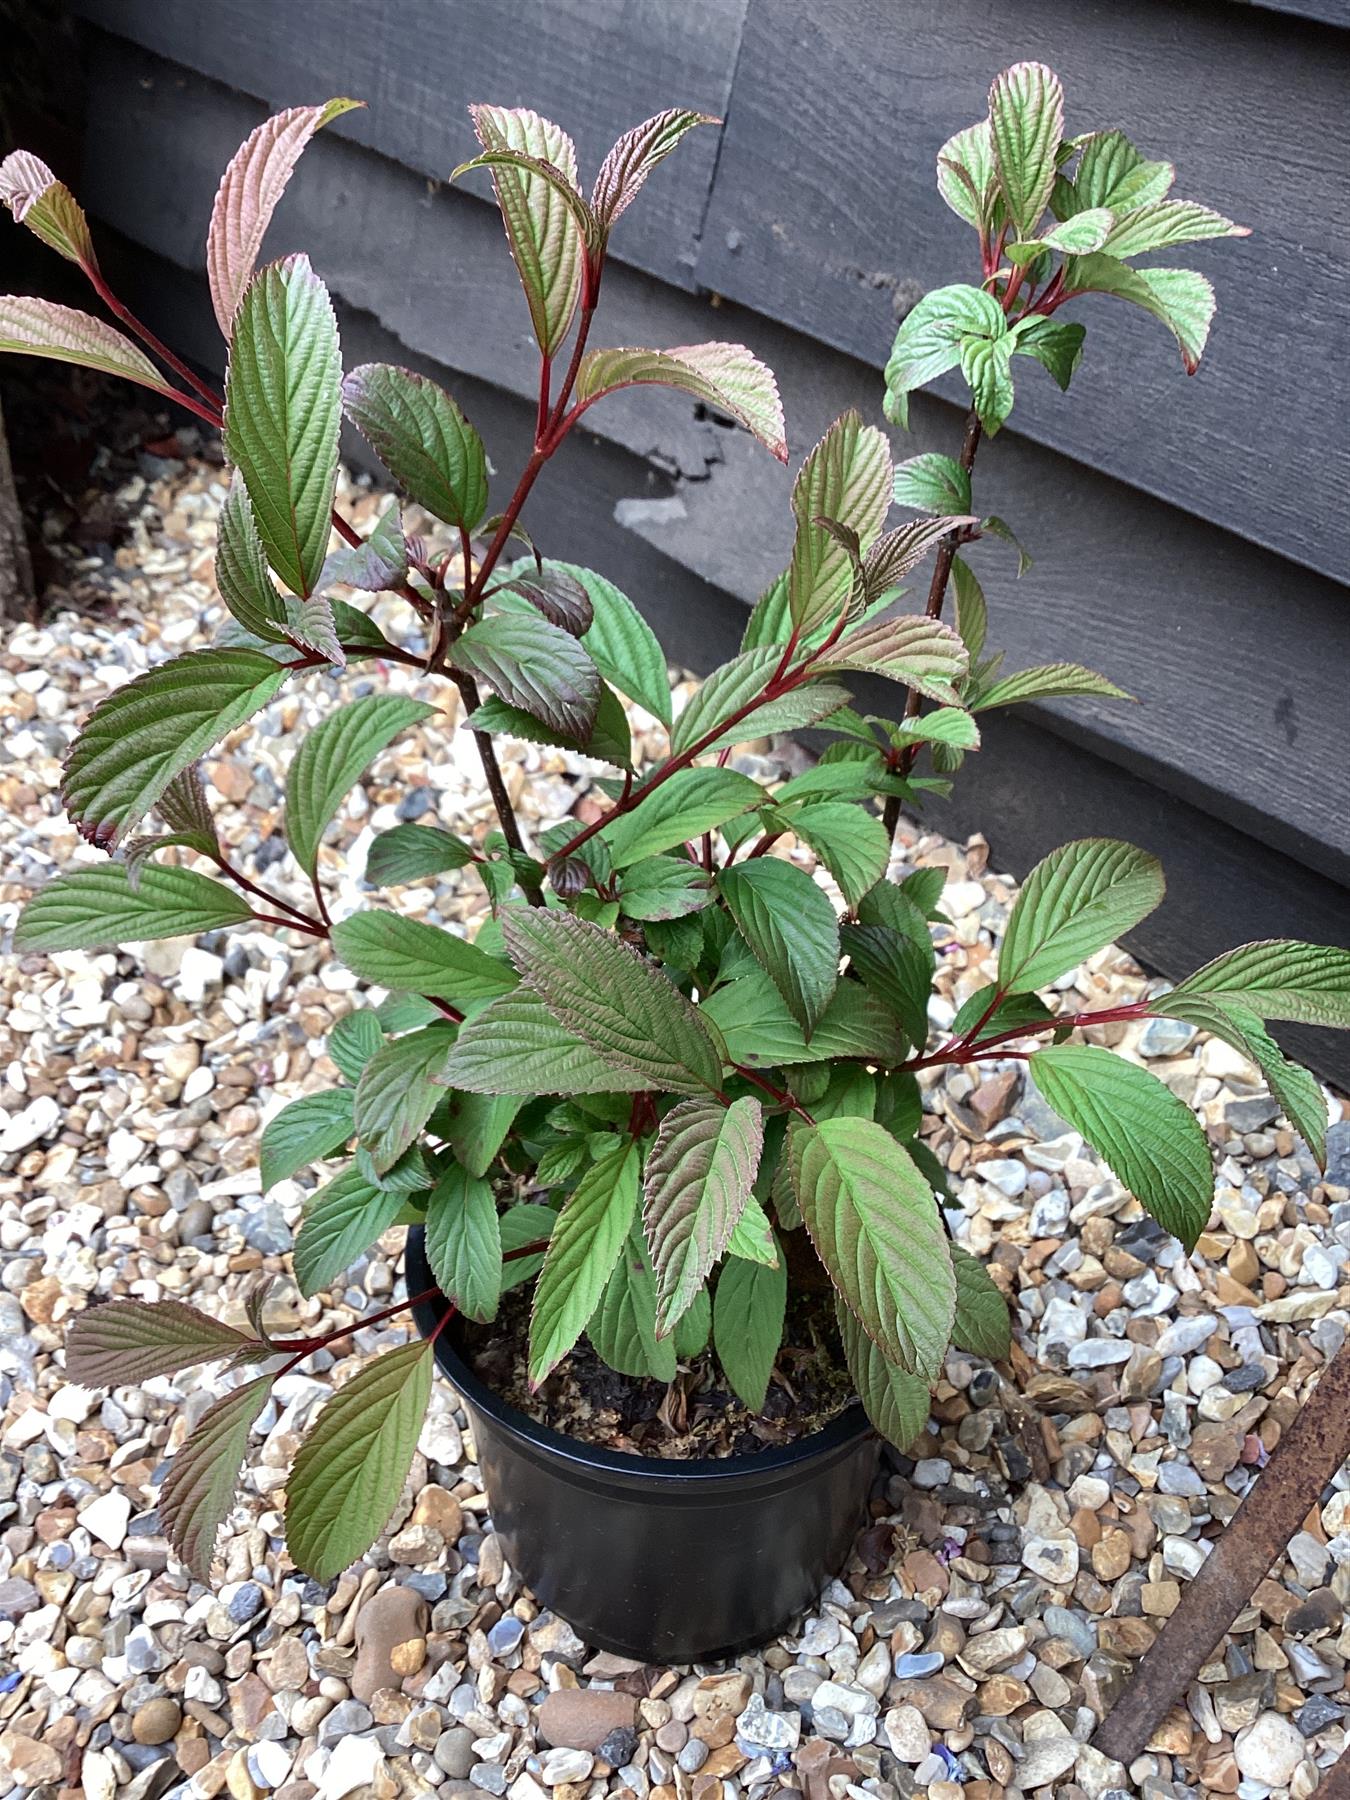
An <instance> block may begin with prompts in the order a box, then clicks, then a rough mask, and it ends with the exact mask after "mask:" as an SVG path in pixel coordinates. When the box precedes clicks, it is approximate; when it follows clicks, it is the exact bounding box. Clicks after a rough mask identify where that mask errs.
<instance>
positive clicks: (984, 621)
mask: <svg viewBox="0 0 1350 1800" xmlns="http://www.w3.org/2000/svg"><path fill="white" fill-rule="evenodd" d="M952 588H953V591H954V593H955V595H956V629H957V633H958V635H959V636H960V639H961V642H962V643H963V644H964V645H965V647H966V652H967V655H968V656H969V659H970V661H971V662H972V663H973V662H975V661H976V660H977V659H978V657H979V654H980V652H981V650H983V649H984V640H985V637H986V635H987V633H988V630H989V609H988V607H987V606H986V604H985V599H984V589H983V588H982V587H981V586H980V584H979V582H978V580H977V579H976V576H975V571H974V570H973V569H972V568H971V566H970V564H969V563H968V562H966V561H965V559H964V558H963V557H960V556H954V557H953V558H952Z"/></svg>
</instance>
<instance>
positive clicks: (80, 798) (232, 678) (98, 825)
mask: <svg viewBox="0 0 1350 1800" xmlns="http://www.w3.org/2000/svg"><path fill="white" fill-rule="evenodd" d="M289 673H290V671H289V670H288V669H287V668H286V667H285V665H284V664H279V663H277V662H275V661H274V660H273V659H272V658H271V657H270V656H265V655H263V653H262V652H261V651H258V650H192V651H189V652H188V654H187V655H186V656H176V657H174V658H173V660H172V661H171V662H166V663H160V664H158V665H157V666H156V667H155V668H153V669H147V670H146V672H145V674H144V675H138V676H137V677H136V679H135V680H134V681H129V682H127V684H126V685H125V687H120V688H117V689H116V690H115V691H114V692H113V693H111V694H109V696H108V698H107V699H106V700H104V701H102V702H101V703H100V704H99V705H98V706H96V707H95V708H94V710H93V712H92V713H91V714H90V715H89V717H88V719H86V720H85V723H84V728H83V730H82V731H81V732H80V734H79V736H78V737H77V738H76V739H75V742H74V743H73V744H72V745H71V747H70V751H69V753H68V755H67V757H66V767H65V775H64V779H63V781H62V783H61V801H62V804H63V805H64V807H65V809H66V811H67V812H68V813H69V814H70V817H71V818H72V820H73V821H74V822H75V825H76V826H77V827H78V829H79V832H80V836H81V837H83V838H85V839H87V840H88V842H89V843H91V844H96V845H97V846H98V847H99V848H100V849H101V850H111V849H112V848H113V847H114V846H115V845H116V844H118V843H120V842H121V840H122V839H123V838H124V837H125V836H126V834H127V833H128V832H129V831H130V830H131V829H132V828H133V827H134V826H135V825H136V824H138V823H139V821H140V820H141V819H143V818H144V817H145V815H146V813H147V812H148V811H149V810H150V808H151V807H152V806H154V805H155V804H156V802H157V801H158V800H159V797H160V795H161V794H163V792H164V791H165V789H166V788H167V787H168V785H169V783H170V782H171V781H172V780H173V778H174V776H175V775H180V774H181V773H182V772H183V770H184V769H186V768H187V767H188V766H189V764H191V763H194V762H195V761H196V760H197V758H198V757H199V756H200V755H201V754H202V752H203V751H205V750H209V749H210V748H211V746H212V745H213V744H216V743H219V741H220V739H221V738H223V737H224V736H225V734H226V732H227V731H233V729H234V728H235V726H236V725H242V724H243V722H244V720H245V719H249V718H252V716H253V714H254V713H256V712H257V711H259V709H260V708H262V707H264V706H266V705H267V702H268V701H269V700H271V699H272V698H273V696H274V695H275V694H276V693H277V691H278V690H279V689H280V688H281V686H282V685H283V683H284V682H285V680H286V677H287V675H288V674H289Z"/></svg>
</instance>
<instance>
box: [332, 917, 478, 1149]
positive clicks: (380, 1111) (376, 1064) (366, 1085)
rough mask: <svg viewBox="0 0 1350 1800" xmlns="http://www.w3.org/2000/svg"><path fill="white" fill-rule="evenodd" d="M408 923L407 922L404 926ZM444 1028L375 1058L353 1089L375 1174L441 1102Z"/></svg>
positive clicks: (416, 1034)
mask: <svg viewBox="0 0 1350 1800" xmlns="http://www.w3.org/2000/svg"><path fill="white" fill-rule="evenodd" d="M408 922H409V923H411V921H408ZM454 1035H455V1034H454V1032H453V1030H452V1029H451V1027H449V1026H448V1025H443V1024H442V1025H424V1026H422V1027H421V1029H420V1030H418V1031H410V1032H409V1033H408V1035H407V1036H406V1037H400V1038H392V1039H391V1040H390V1041H389V1042H388V1043H387V1044H385V1045H384V1046H383V1048H382V1049H379V1050H377V1051H376V1052H375V1054H374V1056H372V1057H371V1059H370V1061H369V1062H368V1063H367V1064H366V1066H365V1068H364V1069H362V1071H361V1079H360V1080H359V1081H358V1082H357V1084H356V1101H355V1105H354V1109H353V1114H354V1121H355V1126H356V1135H357V1137H358V1138H359V1139H360V1140H361V1143H362V1145H363V1146H364V1147H365V1148H366V1149H367V1150H369V1152H370V1154H371V1156H372V1158H373V1159H374V1163H375V1167H376V1169H377V1170H379V1172H380V1173H381V1174H383V1172H384V1171H385V1170H386V1169H389V1168H392V1166H393V1165H394V1164H395V1163H396V1162H397V1161H398V1159H399V1157H400V1156H402V1155H403V1153H404V1151H405V1150H408V1149H410V1148H411V1147H412V1145H413V1144H414V1143H415V1142H416V1139H417V1135H418V1133H419V1132H420V1131H421V1129H422V1127H423V1126H424V1125H425V1124H426V1122H427V1120H428V1119H429V1118H430V1117H431V1114H432V1112H433V1110H434V1109H435V1107H436V1104H437V1102H438V1101H439V1100H440V1098H441V1091H440V1087H439V1085H438V1084H437V1082H436V1081H435V1080H434V1079H433V1077H438V1076H440V1075H441V1073H442V1067H443V1065H444V1064H445V1062H446V1059H447V1058H448V1056H449V1054H450V1049H451V1046H452V1045H453V1043H454Z"/></svg>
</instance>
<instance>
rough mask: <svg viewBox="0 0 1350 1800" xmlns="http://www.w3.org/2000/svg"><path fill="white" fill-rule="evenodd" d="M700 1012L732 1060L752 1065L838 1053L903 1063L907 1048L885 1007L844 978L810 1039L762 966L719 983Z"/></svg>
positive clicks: (821, 1058) (818, 1058)
mask: <svg viewBox="0 0 1350 1800" xmlns="http://www.w3.org/2000/svg"><path fill="white" fill-rule="evenodd" d="M699 1012H700V1013H701V1014H702V1015H703V1017H704V1018H705V1019H708V1020H710V1021H711V1023H712V1024H713V1025H715V1026H716V1027H717V1029H718V1031H719V1032H720V1033H721V1036H722V1040H723V1042H724V1043H725V1045H726V1050H727V1056H728V1057H729V1058H730V1060H731V1061H732V1062H736V1063H740V1064H742V1065H743V1066H744V1067H746V1068H750V1069H772V1068H775V1067H777V1066H780V1065H782V1064H784V1063H804V1062H823V1061H827V1060H828V1059H829V1058H830V1057H834V1056H865V1057H867V1058H868V1059H869V1061H876V1062H879V1063H886V1062H899V1061H900V1059H901V1057H903V1056H904V1054H905V1049H906V1045H905V1040H904V1038H903V1036H902V1035H901V1033H900V1031H899V1029H898V1027H897V1026H896V1023H895V1021H894V1020H893V1019H892V1018H891V1016H890V1014H889V1012H888V1011H887V1010H886V1008H885V1007H884V1006H883V1005H882V1004H881V1002H880V1001H878V1000H876V999H875V998H874V997H873V996H872V995H870V994H867V993H865V992H864V991H863V990H862V989H861V988H860V987H858V986H857V984H856V983H854V982H841V983H840V985H839V987H838V988H837V989H836V991H835V996H834V999H833V1000H831V1002H830V1004H829V1006H828V1007H826V1009H825V1011H824V1013H823V1014H822V1016H821V1017H820V1018H819V1019H818V1020H817V1022H816V1028H815V1030H814V1031H813V1032H812V1033H811V1038H810V1041H809V1042H808V1041H807V1039H806V1038H805V1037H804V1036H803V1035H802V1028H801V1026H800V1025H799V1024H798V1023H797V1021H796V1020H795V1019H794V1018H793V1016H792V1014H791V1013H790V1012H789V1011H788V1009H787V1005H786V1003H785V1002H784V1000H783V997H782V995H781V994H780V993H779V992H778V990H777V988H776V987H775V986H774V984H773V982H772V981H771V980H770V979H769V977H768V976H767V975H766V974H765V973H764V972H763V970H762V969H756V970H755V971H754V972H753V973H752V974H748V975H741V976H738V977H737V978H736V980H734V981H728V982H726V983H725V984H724V985H723V986H721V987H718V988H716V989H715V990H714V991H713V992H712V993H711V994H709V995H708V997H707V999H706V1000H704V1001H702V1002H701V1004H700V1006H699Z"/></svg>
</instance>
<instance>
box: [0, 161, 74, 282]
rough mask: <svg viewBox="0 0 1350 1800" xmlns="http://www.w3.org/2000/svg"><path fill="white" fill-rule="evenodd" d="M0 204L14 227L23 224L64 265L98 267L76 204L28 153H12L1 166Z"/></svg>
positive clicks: (64, 187) (45, 168)
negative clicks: (11, 216)
mask: <svg viewBox="0 0 1350 1800" xmlns="http://www.w3.org/2000/svg"><path fill="white" fill-rule="evenodd" d="M0 205H4V206H7V207H8V208H9V210H10V212H11V213H12V214H13V216H14V222H15V224H16V225H26V226H27V227H28V229H29V231H31V232H32V233H33V235H34V236H35V237H38V238H41V240H42V242H43V243H44V244H46V245H47V247H48V248H49V249H51V250H55V251H56V253H57V255H58V256H64V257H65V259H66V261H67V262H73V263H78V264H79V265H80V267H81V268H83V269H85V270H90V269H96V268H97V267H98V258H97V257H96V256H95V255H94V243H93V239H92V238H91V237H90V235H89V222H88V220H87V219H86V218H85V216H84V210H83V208H82V207H81V206H80V203H79V201H78V200H77V199H76V198H75V196H74V194H72V193H71V191H70V189H69V188H68V187H67V186H66V184H65V182H64V181H58V180H57V179H56V176H55V175H54V174H53V173H52V171H51V170H50V169H49V168H48V167H47V165H46V163H45V162H43V161H42V159H41V157H38V156H34V155H33V153H32V151H31V150H11V151H10V153H9V155H8V156H7V157H6V158H5V160H4V161H3V162H2V163H0Z"/></svg>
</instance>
